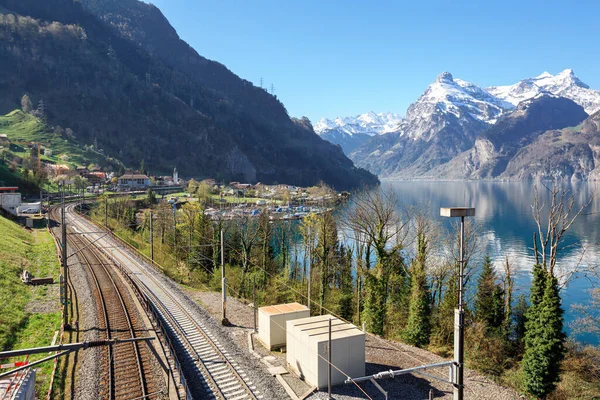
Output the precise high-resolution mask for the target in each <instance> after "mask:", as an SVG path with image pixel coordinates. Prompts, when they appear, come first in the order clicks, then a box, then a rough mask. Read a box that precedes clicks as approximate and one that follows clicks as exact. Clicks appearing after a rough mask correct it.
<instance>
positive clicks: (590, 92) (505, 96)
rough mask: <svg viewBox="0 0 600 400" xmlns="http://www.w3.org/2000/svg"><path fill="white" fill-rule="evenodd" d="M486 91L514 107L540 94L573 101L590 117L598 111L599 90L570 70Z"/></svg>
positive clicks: (599, 102)
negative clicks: (592, 87)
mask: <svg viewBox="0 0 600 400" xmlns="http://www.w3.org/2000/svg"><path fill="white" fill-rule="evenodd" d="M486 90H487V92H488V93H490V94H492V95H494V96H496V97H497V98H499V99H502V100H505V101H507V102H509V103H511V104H514V105H517V104H519V103H520V102H521V101H523V100H528V99H531V98H533V97H535V96H537V95H538V94H540V93H548V94H552V95H555V96H560V97H566V98H567V99H571V100H573V101H574V102H575V103H577V104H579V105H580V106H582V107H583V108H584V109H585V111H586V112H587V113H588V114H590V115H591V114H593V113H594V112H596V111H598V110H600V90H594V89H590V87H589V86H588V85H586V84H585V83H583V82H582V81H581V80H580V79H579V78H578V77H577V76H576V75H575V73H574V72H573V70H571V69H565V70H564V71H562V72H560V73H558V74H556V75H552V74H550V73H548V72H544V73H542V74H541V75H539V76H536V77H535V78H528V79H523V80H522V81H519V82H517V83H515V84H514V85H509V86H492V87H489V88H487V89H486Z"/></svg>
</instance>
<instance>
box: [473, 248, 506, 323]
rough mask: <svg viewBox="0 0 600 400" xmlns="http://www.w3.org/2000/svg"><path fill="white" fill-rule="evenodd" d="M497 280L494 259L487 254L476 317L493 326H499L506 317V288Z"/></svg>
mask: <svg viewBox="0 0 600 400" xmlns="http://www.w3.org/2000/svg"><path fill="white" fill-rule="evenodd" d="M496 280H497V276H496V271H495V270H494V267H493V265H492V259H491V258H490V256H487V257H486V258H485V261H484V263H483V268H482V270H481V275H479V280H478V282H477V294H476V296H475V318H476V319H477V320H478V321H480V322H485V323H486V324H487V325H488V326H490V327H492V328H499V327H500V326H501V325H502V322H503V319H504V290H503V289H502V287H501V286H500V285H499V284H498V283H497V282H496Z"/></svg>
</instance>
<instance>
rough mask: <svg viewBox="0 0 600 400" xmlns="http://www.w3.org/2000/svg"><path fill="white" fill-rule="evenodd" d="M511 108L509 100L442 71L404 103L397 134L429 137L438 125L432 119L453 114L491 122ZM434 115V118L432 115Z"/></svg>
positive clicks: (433, 134) (417, 137) (472, 119)
mask: <svg viewBox="0 0 600 400" xmlns="http://www.w3.org/2000/svg"><path fill="white" fill-rule="evenodd" d="M513 108H514V106H513V105H512V104H511V103H508V102H506V101H504V100H501V99H498V98H496V97H495V96H493V95H491V94H490V93H488V92H486V91H485V90H483V89H482V88H480V87H479V86H477V85H474V84H472V83H469V82H466V81H463V80H461V79H454V78H453V76H452V74H450V73H449V72H444V73H442V74H440V75H438V77H437V78H436V80H435V82H433V83H432V84H431V85H429V86H428V87H427V89H426V90H425V92H424V93H423V94H422V95H421V97H419V99H418V100H417V101H416V102H414V103H413V104H411V105H410V107H408V111H407V112H406V118H405V119H404V120H403V121H402V124H401V127H400V135H401V136H408V137H410V138H412V139H415V140H416V139H423V140H425V141H429V140H430V139H431V138H432V137H433V136H435V134H436V132H437V131H438V130H439V129H441V127H440V125H439V122H438V121H436V120H437V119H439V118H443V119H446V118H450V117H451V116H454V117H456V119H458V120H470V121H476V122H484V123H487V124H493V123H494V122H495V121H496V119H497V118H498V117H499V116H500V115H502V114H503V113H504V112H505V111H507V110H510V109H513ZM434 115H435V116H437V118H435V119H434V118H432V116H434ZM445 123H451V122H450V121H446V122H445ZM432 124H433V125H434V126H432Z"/></svg>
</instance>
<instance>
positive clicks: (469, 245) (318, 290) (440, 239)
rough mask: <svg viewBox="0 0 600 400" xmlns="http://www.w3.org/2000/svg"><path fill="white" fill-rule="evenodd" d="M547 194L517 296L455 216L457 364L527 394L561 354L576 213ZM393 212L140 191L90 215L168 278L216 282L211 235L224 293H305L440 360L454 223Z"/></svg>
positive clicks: (298, 297) (374, 195) (552, 377)
mask: <svg viewBox="0 0 600 400" xmlns="http://www.w3.org/2000/svg"><path fill="white" fill-rule="evenodd" d="M549 190H551V191H552V193H551V195H550V199H551V204H548V205H542V204H540V203H539V200H538V196H537V195H536V199H535V203H534V206H533V210H534V219H535V220H536V222H537V224H538V228H539V229H538V232H535V234H534V235H533V244H534V246H533V247H534V253H535V256H536V260H537V262H536V263H535V265H534V266H533V268H532V284H531V288H530V291H529V296H526V295H525V294H523V295H521V296H520V297H519V298H514V293H515V283H514V281H515V278H514V276H515V271H514V266H513V265H511V262H510V261H509V260H508V258H507V259H506V260H505V262H504V263H503V265H502V267H501V268H500V271H498V270H497V268H495V266H494V264H493V262H492V259H491V258H490V257H489V256H485V257H480V256H479V255H480V254H479V253H480V252H481V250H480V247H481V243H480V242H479V241H478V237H479V235H478V232H477V228H476V226H475V225H474V224H472V223H470V221H467V224H466V230H465V231H466V238H465V282H466V284H465V285H466V287H467V288H468V289H467V294H468V295H467V297H466V298H467V302H466V303H467V307H466V319H465V320H466V360H467V365H468V366H470V367H472V368H475V369H478V370H480V371H482V372H484V373H486V374H488V375H491V376H496V377H500V376H501V375H502V374H503V373H504V372H505V371H507V370H509V369H515V368H518V370H519V374H520V376H521V378H520V379H521V381H520V387H521V388H522V389H523V390H525V391H526V392H528V393H529V394H531V395H533V396H535V397H539V398H545V397H546V396H548V395H549V394H550V393H552V392H553V390H554V389H555V387H556V384H557V382H558V381H559V378H560V365H561V361H562V360H563V358H564V356H565V352H566V347H565V340H566V336H565V334H564V329H563V324H564V317H563V310H562V307H561V297H560V286H559V279H558V278H559V277H558V276H557V272H556V268H555V266H556V259H557V257H558V255H559V246H558V244H560V243H561V242H562V239H563V236H564V234H565V232H566V231H567V230H568V229H569V227H570V226H571V224H572V222H573V221H574V220H575V218H576V217H577V216H578V215H579V214H580V213H581V211H582V209H583V208H582V209H579V210H576V209H574V202H573V201H572V198H570V197H568V196H567V193H566V192H565V191H564V190H562V189H560V188H559V187H558V186H554V187H552V188H551V189H549ZM588 204H589V203H588ZM136 210H137V211H136ZM399 210H401V208H400V207H399V205H398V199H397V197H396V195H395V194H394V193H393V192H391V191H384V190H370V191H364V192H361V193H358V194H356V195H354V196H353V198H352V201H351V202H350V203H349V204H348V205H347V206H346V207H344V208H343V209H340V210H336V211H335V212H326V213H322V214H311V215H309V216H308V217H306V218H304V219H303V220H301V221H281V220H277V219H272V218H270V213H269V211H268V210H267V209H265V210H263V211H262V212H261V213H260V215H258V216H250V215H245V214H242V215H240V216H239V217H238V218H235V219H228V220H226V219H214V218H211V217H210V216H209V215H208V214H207V213H206V212H205V211H206V209H205V205H204V204H203V203H202V202H201V201H200V202H188V203H186V204H184V205H183V206H181V207H180V208H177V207H175V208H174V207H173V205H171V204H168V203H166V202H161V203H158V204H156V199H155V197H154V196H152V194H151V193H149V195H148V197H147V198H146V199H144V200H132V199H129V198H117V199H111V200H110V201H106V202H102V201H101V202H99V206H98V207H97V208H96V210H95V216H96V218H99V219H100V217H103V218H104V216H105V213H106V216H107V217H108V222H109V225H111V224H112V226H111V227H112V228H113V229H115V230H116V231H117V233H118V234H120V235H121V237H123V238H124V239H126V240H128V241H130V243H132V244H133V245H134V246H136V247H137V248H139V249H140V250H141V251H143V252H145V253H146V254H147V255H150V252H151V249H150V247H151V246H152V247H153V248H154V251H153V254H154V257H155V260H157V262H159V263H160V264H161V265H162V266H163V267H164V268H165V272H166V273H167V274H169V275H170V276H171V277H173V278H174V279H176V280H178V281H180V282H184V283H186V284H190V285H192V286H198V287H205V288H208V289H211V290H219V288H220V284H221V282H220V277H221V241H220V233H221V231H222V232H223V234H224V241H225V243H224V246H223V248H224V252H225V260H226V275H227V280H228V290H229V292H230V295H233V296H236V297H238V298H240V299H252V297H253V290H256V295H257V298H258V302H259V304H277V303H285V302H292V301H298V302H301V303H303V304H307V300H308V299H309V298H310V309H311V314H312V315H316V314H317V315H319V314H328V313H332V314H335V315H337V316H339V317H341V318H343V319H345V320H348V321H351V322H353V323H355V324H356V325H358V326H364V327H365V328H366V330H367V331H368V332H370V333H372V334H375V335H379V336H382V337H385V338H388V339H393V340H401V341H403V342H405V343H408V344H411V345H414V346H418V347H422V348H427V349H429V350H432V351H435V352H437V353H439V354H442V355H444V356H449V355H451V352H452V344H453V334H454V326H453V325H454V309H455V308H456V307H457V303H458V285H457V279H458V276H457V274H458V262H459V239H460V237H459V230H458V229H450V230H449V231H447V230H444V229H443V228H442V227H441V225H440V224H439V221H438V220H437V219H436V218H432V217H430V216H428V215H427V213H426V212H424V211H423V210H422V209H419V208H417V207H408V208H405V209H403V210H401V211H399ZM544 211H547V213H544ZM542 214H544V215H542ZM150 219H152V224H151V222H150ZM542 221H546V225H544V224H543V222H542ZM151 225H152V232H151ZM454 228H457V227H456V226H455V227H454ZM481 258H483V262H481V265H478V264H479V262H478V259H481Z"/></svg>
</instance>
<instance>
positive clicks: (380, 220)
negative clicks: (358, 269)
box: [344, 190, 408, 335]
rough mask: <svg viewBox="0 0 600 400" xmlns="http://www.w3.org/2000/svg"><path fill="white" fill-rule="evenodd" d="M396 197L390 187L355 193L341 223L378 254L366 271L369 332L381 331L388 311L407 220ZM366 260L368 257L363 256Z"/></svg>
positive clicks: (366, 320) (366, 317)
mask: <svg viewBox="0 0 600 400" xmlns="http://www.w3.org/2000/svg"><path fill="white" fill-rule="evenodd" d="M397 207H398V198H397V196H396V194H395V193H394V192H393V191H391V190H372V191H363V192H361V193H358V194H357V195H356V196H355V197H354V199H353V201H352V204H351V206H350V208H349V210H348V212H347V214H346V218H345V221H344V224H345V225H346V226H347V227H348V228H349V230H350V231H352V232H353V233H354V234H355V240H357V241H362V243H364V244H366V245H367V254H368V253H369V248H370V247H371V246H372V248H373V250H374V251H375V255H376V256H377V262H376V265H375V268H374V269H370V268H366V271H365V274H364V276H365V293H366V298H365V308H364V313H365V322H366V323H367V325H368V328H369V330H370V331H371V332H373V333H375V334H379V335H381V334H383V332H384V320H385V316H386V313H387V294H388V281H389V277H390V273H391V271H392V269H393V268H394V267H395V266H394V265H393V264H394V263H395V261H396V260H398V259H401V257H400V256H398V255H399V252H400V250H401V249H402V248H403V247H404V240H405V239H406V234H407V227H408V221H406V220H402V219H401V218H400V216H399V214H398V212H397ZM366 261H367V262H369V259H368V258H366Z"/></svg>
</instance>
